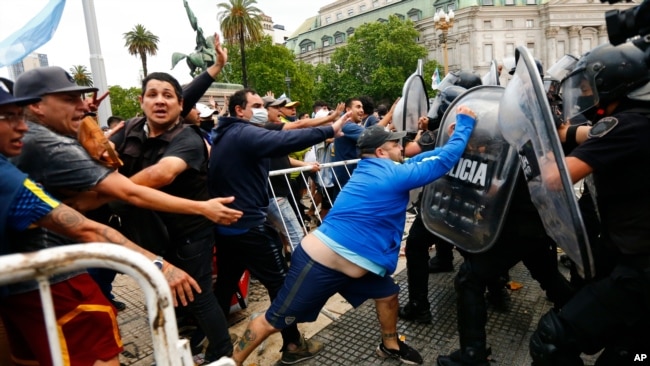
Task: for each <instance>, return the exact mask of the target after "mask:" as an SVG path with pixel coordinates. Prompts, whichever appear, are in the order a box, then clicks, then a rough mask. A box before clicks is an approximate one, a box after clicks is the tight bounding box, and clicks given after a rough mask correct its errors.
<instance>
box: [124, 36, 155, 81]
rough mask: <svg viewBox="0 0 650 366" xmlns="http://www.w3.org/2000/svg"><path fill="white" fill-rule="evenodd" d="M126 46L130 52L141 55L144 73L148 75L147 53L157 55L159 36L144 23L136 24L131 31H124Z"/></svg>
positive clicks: (145, 75)
mask: <svg viewBox="0 0 650 366" xmlns="http://www.w3.org/2000/svg"><path fill="white" fill-rule="evenodd" d="M123 36H124V41H125V44H124V46H125V47H126V48H127V49H128V51H129V54H131V55H133V56H140V60H142V73H143V76H144V77H147V75H148V72H147V55H151V56H155V55H156V53H157V52H158V42H159V38H158V36H156V35H154V34H153V33H151V32H150V31H148V30H147V29H146V28H145V27H144V26H143V25H142V24H136V25H135V27H133V29H132V30H131V31H129V32H126V33H124V35H123Z"/></svg>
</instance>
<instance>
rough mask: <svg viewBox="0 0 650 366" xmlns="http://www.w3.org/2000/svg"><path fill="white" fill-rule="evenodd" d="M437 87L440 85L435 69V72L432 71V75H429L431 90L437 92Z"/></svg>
mask: <svg viewBox="0 0 650 366" xmlns="http://www.w3.org/2000/svg"><path fill="white" fill-rule="evenodd" d="M438 85H440V73H439V72H438V68H437V67H436V71H434V72H433V75H431V89H433V90H438Z"/></svg>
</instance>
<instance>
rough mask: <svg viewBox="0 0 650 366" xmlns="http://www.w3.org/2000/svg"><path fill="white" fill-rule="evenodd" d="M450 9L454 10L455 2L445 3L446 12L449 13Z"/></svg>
mask: <svg viewBox="0 0 650 366" xmlns="http://www.w3.org/2000/svg"><path fill="white" fill-rule="evenodd" d="M452 10H456V5H455V4H449V5H447V13H449V12H450V11H452Z"/></svg>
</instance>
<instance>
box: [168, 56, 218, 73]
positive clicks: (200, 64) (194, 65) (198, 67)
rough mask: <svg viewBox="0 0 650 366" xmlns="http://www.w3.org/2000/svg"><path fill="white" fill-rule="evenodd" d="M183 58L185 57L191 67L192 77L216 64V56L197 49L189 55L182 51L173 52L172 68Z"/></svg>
mask: <svg viewBox="0 0 650 366" xmlns="http://www.w3.org/2000/svg"><path fill="white" fill-rule="evenodd" d="M182 59H185V62H186V63H187V66H188V67H189V68H190V76H191V77H192V78H194V77H196V76H197V75H199V74H200V73H201V72H203V71H205V70H206V69H207V68H208V67H210V66H211V65H212V64H214V56H211V55H210V54H209V53H207V52H204V53H202V52H198V51H195V52H192V53H191V54H189V55H186V54H184V53H181V52H174V53H173V54H172V69H173V68H174V67H176V64H178V63H179V62H180V61H181V60H182Z"/></svg>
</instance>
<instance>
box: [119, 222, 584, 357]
mask: <svg viewBox="0 0 650 366" xmlns="http://www.w3.org/2000/svg"><path fill="white" fill-rule="evenodd" d="M411 221H412V217H409V220H407V222H409V223H410V222H411ZM407 227H408V226H407ZM402 244H404V242H402ZM430 254H431V255H434V254H435V249H432V252H431V253H430ZM405 262H406V261H405V259H404V257H403V255H402V256H400V259H399V263H398V269H397V271H396V274H395V276H394V277H395V280H396V282H397V283H398V284H399V285H400V288H401V291H400V295H399V299H400V304H402V305H403V304H405V303H406V302H407V299H408V287H407V282H406V280H407V278H406V271H405V270H403V269H404V268H405ZM460 262H461V258H460V255H458V254H456V255H455V268H456V269H458V267H459V265H460ZM454 276H455V272H449V273H438V274H430V275H429V301H430V302H431V308H432V312H433V322H432V324H416V323H411V322H406V321H403V320H399V321H398V332H399V333H400V334H401V335H402V336H404V337H405V338H406V342H407V343H408V344H410V345H411V346H413V347H414V348H415V349H417V350H419V351H420V353H421V354H422V357H423V358H424V365H435V360H436V358H437V356H438V355H441V354H448V353H450V352H451V351H453V350H455V349H457V348H458V347H459V343H458V332H457V328H456V294H455V291H454V287H453V278H454ZM510 276H511V279H512V280H513V281H516V282H518V283H521V284H522V285H523V286H522V287H521V288H520V289H519V290H516V291H510V298H511V304H510V309H509V310H508V311H507V312H505V313H502V312H497V311H495V310H493V309H489V310H488V323H487V326H486V332H487V339H488V345H489V346H490V347H491V348H492V356H491V359H492V363H494V364H496V365H504V366H505V365H514V366H521V365H530V364H531V359H530V356H529V354H528V341H529V339H530V336H531V334H532V332H533V331H534V330H535V328H536V325H537V321H538V319H539V318H540V317H541V316H542V315H543V314H544V313H546V312H547V311H548V310H549V309H551V308H552V304H551V303H550V302H549V301H548V300H547V299H546V297H545V294H544V292H543V291H542V290H541V289H540V287H539V285H538V284H537V282H536V281H535V280H533V279H532V278H531V277H530V274H529V273H528V271H527V270H526V268H525V267H524V266H523V265H522V264H521V263H520V264H518V265H516V266H515V267H513V268H512V269H511V270H510ZM114 294H115V295H116V297H117V300H119V301H122V302H124V303H126V304H127V308H126V310H124V311H121V312H120V313H119V314H118V322H119V324H120V329H121V332H122V337H123V341H124V348H125V351H124V352H123V354H122V355H121V356H120V362H121V363H122V364H123V365H146V366H149V365H151V364H152V362H153V356H152V346H151V339H150V330H149V328H148V325H147V319H146V313H145V310H144V309H145V305H144V300H143V296H142V293H141V291H140V289H139V288H138V285H137V284H136V283H135V281H134V280H133V279H131V278H130V277H128V276H126V275H118V277H117V279H116V281H115V282H114ZM268 306H269V301H268V295H267V294H266V291H265V290H264V288H263V287H262V286H261V285H260V284H259V283H258V282H257V281H256V280H254V279H253V280H252V281H251V286H250V290H249V297H248V307H247V308H246V309H244V310H240V311H238V312H236V313H233V314H231V315H230V316H229V317H228V320H229V323H230V329H229V330H230V333H231V334H234V335H236V336H240V335H241V334H242V333H243V332H244V330H245V328H246V324H247V320H248V319H249V318H250V317H251V316H254V315H256V314H258V313H262V312H263V311H264V310H266V309H267V308H268ZM299 329H300V330H301V332H302V333H303V334H304V336H305V337H306V338H314V339H317V340H319V341H321V342H323V343H324V344H325V349H324V350H323V351H322V352H321V353H320V354H318V355H317V356H316V357H315V358H313V359H311V360H308V361H304V362H302V363H300V365H303V366H312V365H360V366H362V365H398V364H400V361H398V360H393V359H381V358H379V357H377V356H376V354H375V350H376V348H377V345H378V344H379V341H380V337H379V326H378V322H377V316H376V313H375V307H374V303H373V302H372V301H366V302H365V303H364V304H362V305H361V306H360V307H358V308H356V309H352V308H351V306H350V305H349V304H348V303H347V302H346V301H345V300H344V299H343V298H341V297H339V296H334V297H332V298H331V299H330V301H329V302H328V303H327V304H326V306H325V307H324V310H323V311H322V312H321V315H320V316H319V318H318V319H317V320H316V321H315V322H313V323H303V324H300V325H299ZM281 345H282V339H281V337H280V335H279V334H274V335H272V336H271V337H269V339H268V340H267V341H266V342H265V343H264V344H263V345H262V346H261V347H259V348H258V350H257V351H255V352H254V353H253V354H252V355H251V356H250V357H249V358H248V359H247V361H246V363H245V365H249V366H270V365H276V364H279V363H278V361H279V359H280V356H281V354H280V352H279V350H280V347H281ZM584 359H585V362H586V364H593V361H594V359H593V357H591V358H590V357H584Z"/></svg>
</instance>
